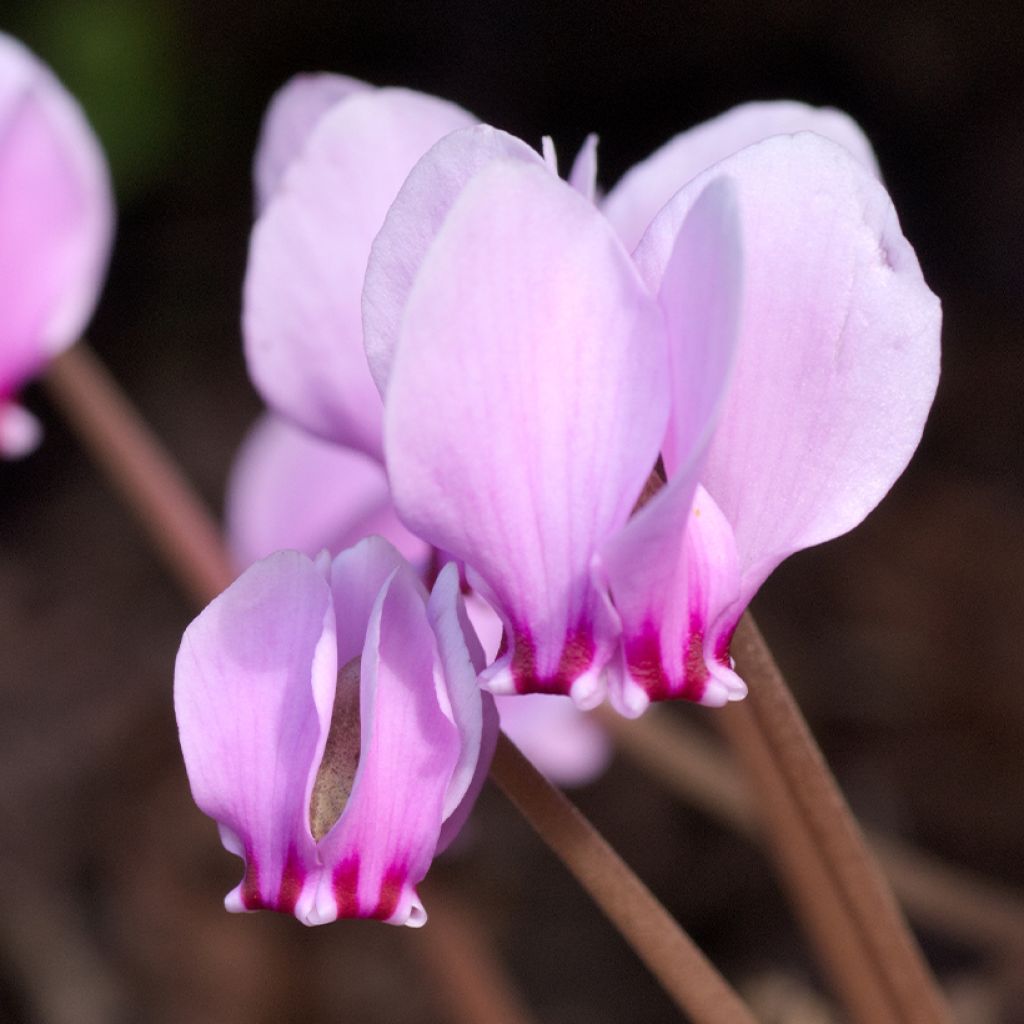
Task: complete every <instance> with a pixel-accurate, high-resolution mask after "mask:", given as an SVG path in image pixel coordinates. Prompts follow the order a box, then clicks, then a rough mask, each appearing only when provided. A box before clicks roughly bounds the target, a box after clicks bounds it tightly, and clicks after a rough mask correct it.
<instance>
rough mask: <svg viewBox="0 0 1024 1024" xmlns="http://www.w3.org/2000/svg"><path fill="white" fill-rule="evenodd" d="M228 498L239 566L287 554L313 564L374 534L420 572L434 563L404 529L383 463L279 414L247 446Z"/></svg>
mask: <svg viewBox="0 0 1024 1024" xmlns="http://www.w3.org/2000/svg"><path fill="white" fill-rule="evenodd" d="M381 411H382V412H383V410H381ZM227 490H228V495H227V502H226V520H227V534H228V539H229V542H230V544H231V551H232V554H233V555H234V557H235V559H236V561H237V564H238V565H241V566H245V565H249V564H250V563H251V562H253V561H255V560H256V559H257V558H263V557H265V556H266V555H268V554H270V553H271V552H273V551H280V550H281V549H282V548H295V549H297V550H298V551H303V552H305V553H306V554H307V555H309V556H310V557H312V556H313V555H316V554H317V553H318V552H320V551H322V550H323V549H324V548H327V549H328V550H329V551H331V552H332V553H337V552H338V551H341V550H342V549H343V548H346V547H349V546H350V545H352V544H355V543H356V542H357V541H359V540H362V538H363V537H368V536H370V535H371V534H380V535H381V536H382V537H385V538H387V540H389V541H391V543H392V544H394V545H395V546H396V547H397V548H398V550H399V551H400V552H401V553H402V554H403V555H404V556H405V557H406V558H408V559H409V560H410V561H412V562H413V563H414V564H416V565H417V566H418V567H420V568H422V567H424V566H425V565H426V563H427V560H428V558H429V549H428V547H427V545H426V544H424V543H423V541H421V540H419V538H417V537H414V536H413V535H412V534H411V533H409V531H408V530H407V529H406V528H405V527H404V526H403V525H402V524H401V523H400V522H399V521H398V517H397V516H396V515H395V512H394V508H393V507H392V505H391V496H390V494H389V492H388V484H387V478H386V477H385V475H384V469H383V467H382V466H381V465H380V463H378V462H375V461H374V460H373V459H370V458H368V457H367V456H365V455H363V454H362V453H361V452H356V451H352V450H351V449H349V448H342V447H340V446H339V445H334V444H330V443H329V442H327V441H321V440H320V439H319V438H315V437H313V436H312V435H311V434H307V433H306V432H305V431H304V430H301V429H300V428H299V427H295V426H292V424H291V423H289V422H288V421H287V420H284V419H282V418H281V417H280V416H276V415H274V414H273V413H270V414H268V415H265V416H264V417H262V418H261V419H260V420H259V421H258V422H257V423H256V425H255V426H254V427H253V429H252V430H251V431H250V432H249V434H248V436H247V437H246V439H245V441H244V442H243V444H242V447H241V449H240V450H239V453H238V456H237V457H236V459H235V464H234V466H233V468H232V471H231V476H230V479H229V480H228V489H227Z"/></svg>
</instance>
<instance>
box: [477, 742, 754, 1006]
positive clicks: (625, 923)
mask: <svg viewBox="0 0 1024 1024" xmlns="http://www.w3.org/2000/svg"><path fill="white" fill-rule="evenodd" d="M491 779H492V780H493V781H494V783H495V784H496V785H497V786H498V787H499V788H500V789H501V791H502V792H503V793H504V794H505V796H507V797H508V799H509V800H510V801H511V802H512V803H513V804H514V805H515V806H516V807H517V808H518V809H519V811H520V812H521V813H522V815H523V817H524V818H526V820H527V821H528V822H529V823H530V825H531V826H532V827H533V829H534V830H535V831H536V832H537V834H538V835H539V836H540V837H541V839H543V840H544V842H545V843H546V844H547V845H548V846H549V847H550V849H551V850H552V851H553V852H554V853H555V855H556V856H557V857H558V858H559V859H560V860H561V861H562V862H563V863H564V864H565V866H566V867H567V868H568V869H569V870H570V871H571V872H572V874H573V875H574V876H575V878H576V880H577V881H578V882H579V883H580V885H582V886H583V888H584V889H586V891H587V892H588V893H589V895H590V897H591V898H592V899H593V900H594V902H595V903H596V904H597V905H598V906H599V907H600V908H601V910H602V911H604V913H605V915H606V916H607V917H608V919H609V920H610V921H611V922H612V924H614V925H615V927H616V928H617V929H618V930H619V932H620V933H621V934H622V936H623V937H624V938H625V939H626V941H627V942H628V943H629V944H630V945H631V946H632V947H633V949H634V951H635V952H636V954H637V955H638V956H639V957H640V959H641V960H642V961H643V962H644V964H645V965H646V967H647V969H648V970H649V971H650V972H651V973H652V974H653V975H654V976H655V977H656V978H657V979H658V981H659V982H660V983H661V986H662V988H664V989H665V991H666V992H667V993H668V995H669V996H670V998H671V999H672V1001H673V1002H674V1003H675V1004H676V1006H678V1007H679V1009H681V1010H683V1011H684V1012H685V1013H687V1014H689V1015H690V1016H691V1017H692V1018H693V1020H694V1021H697V1022H700V1024H717V1022H721V1024H754V1017H753V1016H752V1014H751V1012H750V1010H749V1009H748V1008H747V1007H746V1005H745V1004H744V1003H743V1001H742V1000H741V999H740V998H739V996H738V995H737V994H736V993H735V992H734V991H733V989H732V988H730V986H729V984H728V983H727V982H726V981H725V979H724V978H722V976H721V975H720V974H719V973H718V971H717V970H716V969H715V967H714V966H713V965H712V964H711V962H710V961H709V960H708V959H707V957H705V956H704V954H703V953H702V952H701V951H700V949H698V947H697V946H696V945H695V944H694V942H693V940H692V939H691V938H690V937H689V936H688V935H687V934H686V933H685V932H684V931H683V930H682V929H681V928H680V927H679V925H678V924H677V923H676V921H675V920H674V919H673V918H672V916H671V915H670V914H669V913H668V911H666V910H665V908H664V907H663V906H662V905H661V904H660V903H659V902H658V901H657V900H656V899H655V898H654V896H653V895H652V894H651V891H650V890H649V889H648V888H647V886H645V885H644V884H643V882H641V881H640V879H639V878H637V876H636V875H635V874H634V873H633V872H632V871H631V870H630V869H629V867H627V866H626V864H625V863H624V862H623V860H622V858H621V857H620V856H619V855H618V854H617V853H616V852H615V850H613V849H612V847H611V846H609V845H608V843H607V841H606V840H605V839H604V837H603V836H602V835H601V834H600V832H598V831H597V829H595V828H594V826H593V825H591V824H590V822H589V821H588V820H587V819H586V818H585V817H584V816H583V815H582V814H581V813H580V812H579V810H578V809H577V808H576V806H575V805H574V804H573V803H572V802H571V801H570V800H569V799H568V798H567V797H566V796H565V795H564V794H563V793H562V792H561V791H560V790H558V789H555V787H554V786H552V785H551V783H549V782H548V781H547V779H545V778H544V776H543V775H541V773H540V772H539V771H537V769H536V768H535V767H534V766H533V765H532V764H531V763H530V762H529V761H528V760H527V758H526V757H525V756H524V755H523V754H522V753H521V752H520V751H519V749H518V748H517V747H516V746H515V744H514V743H512V741H511V740H509V739H508V737H506V736H505V735H504V734H502V735H501V737H500V738H499V741H498V749H497V751H496V752H495V755H494V762H493V764H492V766H491Z"/></svg>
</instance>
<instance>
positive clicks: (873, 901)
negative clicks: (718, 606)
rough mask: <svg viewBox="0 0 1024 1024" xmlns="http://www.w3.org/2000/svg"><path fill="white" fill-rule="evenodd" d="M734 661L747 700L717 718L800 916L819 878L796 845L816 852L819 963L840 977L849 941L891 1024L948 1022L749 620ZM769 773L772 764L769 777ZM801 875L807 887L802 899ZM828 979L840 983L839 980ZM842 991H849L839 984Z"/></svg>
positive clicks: (739, 635) (920, 959)
mask: <svg viewBox="0 0 1024 1024" xmlns="http://www.w3.org/2000/svg"><path fill="white" fill-rule="evenodd" d="M732 653H733V656H734V657H735V659H736V663H737V668H738V670H739V672H740V674H741V675H742V676H743V677H744V678H745V679H746V681H747V683H748V685H749V687H750V695H749V696H748V698H747V700H746V701H744V702H741V703H739V704H735V705H733V706H731V707H729V708H724V709H723V710H722V711H721V712H719V719H720V721H721V722H722V723H723V726H724V728H725V732H726V737H727V738H728V739H729V740H730V742H731V743H732V745H733V750H734V752H735V754H736V756H737V757H738V758H739V759H740V761H741V763H743V764H744V765H745V767H746V769H747V775H748V778H749V780H750V784H751V787H752V789H753V790H754V792H755V793H756V794H757V796H758V798H759V807H760V809H761V812H762V814H763V818H764V821H765V823H766V826H767V830H768V832H769V834H770V836H771V842H772V847H773V849H774V851H775V852H776V855H777V857H778V859H779V864H780V866H781V868H782V871H783V875H784V877H785V878H787V879H788V880H789V882H790V885H791V893H792V895H793V896H794V899H795V901H796V903H797V905H798V906H800V907H804V908H805V910H806V908H808V907H810V905H811V903H812V902H813V901H817V900H818V899H819V892H818V884H817V883H818V881H819V880H818V879H817V877H816V875H815V874H814V870H813V869H812V868H810V867H809V863H810V861H809V859H808V857H807V854H806V851H803V852H802V850H801V848H803V847H806V848H807V849H808V850H809V849H810V848H811V847H813V848H814V849H815V850H816V851H817V856H818V858H819V861H820V865H821V867H822V870H823V871H824V872H826V873H827V876H828V878H829V882H830V884H829V885H828V886H827V888H828V889H829V890H832V891H834V892H835V894H836V897H837V899H838V900H839V901H841V902H840V903H837V906H836V910H835V914H834V915H830V919H831V923H830V924H829V925H827V926H824V925H823V926H821V927H820V928H818V929H817V930H816V933H815V934H816V936H817V937H818V938H819V940H820V941H821V942H822V944H823V945H822V948H823V950H824V949H825V948H826V945H827V949H828V952H827V954H825V958H826V960H827V962H828V963H829V964H831V965H833V969H834V971H838V970H839V961H840V960H841V959H843V958H845V957H849V956H850V955H851V945H850V943H851V941H852V940H853V939H854V938H856V939H857V940H858V941H857V942H856V945H857V946H858V947H859V949H860V950H861V952H860V953H859V954H857V956H858V959H859V960H860V961H862V966H863V965H864V964H868V963H870V964H872V965H873V975H874V977H875V979H876V984H877V987H878V991H879V992H880V993H881V992H884V993H885V994H886V998H887V999H888V1002H889V1005H890V1007H891V1013H892V1015H893V1019H895V1020H897V1021H900V1022H901V1024H938V1022H949V1021H951V1020H952V1016H951V1013H950V1011H949V1009H948V1007H947V1006H946V1004H945V1000H944V999H943V996H942V995H941V993H940V991H939V988H938V985H937V984H936V982H935V979H934V978H933V976H932V975H931V972H930V971H929V969H928V966H927V964H926V963H925V961H924V958H923V956H922V955H921V951H920V949H919V948H918V946H917V943H916V941H915V940H914V937H913V935H912V934H911V932H910V929H909V928H908V926H907V923H906V921H905V919H904V917H903V914H902V913H901V911H900V908H899V906H898V905H897V903H896V899H895V897H894V896H893V894H892V890H891V889H890V888H889V886H888V885H887V884H886V881H885V878H884V876H883V874H882V872H881V870H880V868H879V867H878V864H877V863H876V861H875V858H874V857H873V856H872V854H871V851H870V850H869V848H868V846H867V843H866V842H865V840H864V837H863V835H862V834H861V831H860V828H859V826H858V825H857V823H856V821H855V819H854V817H853V815H852V814H851V812H850V809H849V807H848V806H847V805H846V801H845V800H844V798H843V795H842V793H841V792H840V790H839V787H838V786H837V785H836V782H835V779H834V778H833V777H832V773H831V772H830V771H829V769H828V766H827V765H826V763H825V759H824V758H823V757H822V754H821V751H820V750H819V749H818V746H817V744H816V743H815V742H814V739H813V737H812V736H811V733H810V730H809V729H808V727H807V723H806V722H805V721H804V718H803V716H802V715H801V713H800V710H799V708H798V707H797V705H796V702H795V701H794V700H793V697H792V695H791V694H790V692H789V689H788V688H787V686H786V683H785V680H784V679H783V678H782V674H781V673H780V672H779V669H778V666H777V665H776V664H775V660H774V658H773V657H772V655H771V652H770V651H769V649H768V646H767V645H766V644H765V642H764V639H763V638H762V636H761V634H760V632H759V631H758V629H757V626H756V625H755V624H754V621H753V619H752V618H751V616H750V615H749V614H747V615H744V616H743V618H742V619H741V621H740V624H739V627H738V628H737V630H736V635H735V637H734V639H733V643H732ZM767 765H772V766H774V768H773V770H768V768H767V767H766V766H767ZM783 793H785V794H786V798H785V799H783V796H782V794H783ZM799 823H802V826H803V827H802V828H799V827H798V825H799ZM805 862H806V863H805ZM801 865H803V867H801ZM804 870H806V871H807V876H806V877H807V878H808V879H810V881H808V883H807V887H806V891H805V890H804V878H805V876H804V874H803V871H804ZM840 910H841V911H842V917H843V919H844V921H843V928H842V931H841V932H840V931H839V927H838V924H837V923H836V922H837V921H838V917H839V913H840ZM808 920H809V918H808ZM835 977H836V978H837V984H838V973H836V974H835ZM842 991H843V992H844V994H845V993H846V992H847V987H846V983H844V984H843V986H842ZM851 1009H852V1007H851ZM860 1019H862V1020H864V1021H865V1024H866V1022H867V1021H869V1020H870V1021H872V1022H874V1021H876V1020H879V1018H878V1017H870V1016H869V1017H861V1018H860Z"/></svg>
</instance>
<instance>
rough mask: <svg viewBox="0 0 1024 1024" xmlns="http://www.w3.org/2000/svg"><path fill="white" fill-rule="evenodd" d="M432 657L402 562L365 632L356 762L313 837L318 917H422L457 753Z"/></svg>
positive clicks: (405, 920) (415, 588)
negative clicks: (318, 866) (348, 790)
mask: <svg viewBox="0 0 1024 1024" xmlns="http://www.w3.org/2000/svg"><path fill="white" fill-rule="evenodd" d="M434 659H435V647H434V635H433V633H432V631H431V629H430V625H429V624H428V622H427V615H426V608H425V607H424V603H423V596H422V593H421V588H420V586H419V584H418V582H417V581H416V579H415V578H414V577H413V575H412V573H411V572H410V571H409V570H408V569H399V570H397V571H396V572H395V573H394V575H393V576H392V577H391V578H390V580H389V582H388V583H387V584H386V586H385V588H384V590H383V591H382V592H381V594H380V597H379V598H378V600H377V602H376V603H375V605H374V607H373V610H372V612H371V615H370V625H369V628H368V629H367V632H366V645H365V647H364V649H363V655H362V687H361V694H360V703H361V714H362V736H361V748H362V749H361V754H360V759H359V768H358V771H357V772H356V777H355V783H354V785H353V787H352V794H351V796H350V797H349V801H348V804H347V806H346V807H345V810H344V812H343V813H342V815H341V818H340V819H339V820H338V822H337V824H336V825H335V826H334V828H333V829H331V831H330V832H328V834H327V835H326V836H324V838H323V839H322V840H321V841H320V852H321V856H322V858H323V862H324V866H325V870H324V878H323V881H322V884H321V887H320V891H319V893H318V894H317V905H316V913H315V915H314V918H313V920H314V921H316V922H318V923H319V922H322V921H329V920H333V919H334V918H335V917H374V918H378V919H379V920H382V921H388V922H390V923H392V924H410V925H413V926H418V925H421V924H423V923H424V922H425V921H426V914H425V913H424V910H423V906H422V904H421V903H420V901H419V897H418V896H417V895H416V884H417V883H418V882H419V881H420V880H421V879H422V878H423V876H424V875H425V874H426V873H427V869H428V868H429V866H430V862H431V859H432V857H433V855H434V850H435V848H436V846H437V840H438V835H439V833H440V830H441V817H442V810H443V806H444V800H445V792H446V790H447V789H448V784H449V781H450V779H451V776H452V771H453V770H454V768H455V764H456V761H457V760H458V756H459V733H458V730H457V729H456V727H455V726H454V725H453V724H452V722H451V721H450V720H449V718H448V717H447V716H446V715H445V714H444V712H443V711H442V710H441V708H440V706H439V705H438V702H437V691H436V689H435V686H434V663H435V662H434ZM328 872H330V874H328Z"/></svg>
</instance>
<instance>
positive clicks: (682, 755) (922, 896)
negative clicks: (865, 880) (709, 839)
mask: <svg viewBox="0 0 1024 1024" xmlns="http://www.w3.org/2000/svg"><path fill="white" fill-rule="evenodd" d="M708 714H709V715H711V716H713V717H714V718H715V719H716V720H717V718H718V716H719V712H718V711H717V710H712V711H709V712H708ZM595 715H596V717H597V718H599V719H600V721H601V724H602V726H603V727H604V728H605V729H607V730H608V731H609V732H610V733H611V735H612V737H613V738H614V740H615V745H616V748H617V749H618V750H619V751H620V753H622V754H623V755H624V756H626V757H628V758H629V759H630V760H631V761H633V762H634V763H635V764H637V765H638V766H639V767H640V768H641V769H642V770H644V771H646V772H647V773H648V774H649V775H651V776H652V777H653V778H654V779H656V780H658V781H659V782H660V783H661V784H662V785H664V786H665V787H666V789H668V790H670V791H671V792H673V793H675V795H676V796H677V797H679V799H681V800H683V801H685V802H686V803H689V804H692V805H693V806H695V807H697V808H698V809H699V810H701V811H703V812H704V813H705V814H707V815H708V816H709V817H712V818H714V819H715V820H717V821H719V822H721V823H722V824H724V825H726V826H728V827H730V828H733V829H735V830H736V831H737V832H739V833H740V834H741V835H744V836H746V837H748V838H750V839H756V838H758V837H759V823H758V815H757V813H756V810H755V807H754V805H753V801H752V800H751V797H750V790H749V787H748V786H747V784H746V782H745V780H744V777H743V775H742V774H741V773H740V771H739V770H738V769H737V767H736V764H735V762H734V759H733V758H732V757H730V756H729V754H728V752H727V751H726V750H724V749H723V748H722V746H721V744H719V743H716V742H714V740H712V739H711V738H709V737H708V736H706V735H705V734H704V733H703V732H702V731H700V730H698V729H695V728H693V727H692V726H690V725H687V724H686V722H684V721H683V720H682V719H681V717H680V715H679V714H676V713H674V711H673V710H671V709H669V708H661V709H652V710H651V711H649V712H647V713H646V714H645V715H644V716H643V717H642V718H638V719H636V720H635V721H630V720H628V719H625V718H623V717H622V716H621V715H617V714H615V713H614V712H613V711H611V710H610V709H604V708H599V709H598V710H597V712H595ZM865 835H866V836H867V839H868V843H869V845H870V846H871V848H872V849H873V850H874V853H875V856H876V857H877V858H878V862H879V864H880V865H881V867H882V870H883V871H884V873H885V875H886V877H887V878H888V879H889V883H890V884H891V885H892V888H893V892H895V894H896V897H897V898H898V899H899V901H900V903H901V904H902V906H903V907H904V909H905V910H906V911H907V913H908V914H909V915H910V917H911V918H912V919H914V920H915V921H918V922H919V923H921V924H922V925H925V926H927V927H929V928H932V929H933V930H935V931H936V932H939V933H940V934H943V935H946V936H949V937H950V938H952V939H955V940H957V941H959V942H965V943H968V944H971V945H974V946H976V947H979V948H981V949H984V950H986V951H988V952H989V953H990V955H992V956H993V957H994V958H996V959H998V960H1005V959H1011V960H1012V961H1013V962H1014V963H1016V964H1017V965H1018V966H1019V968H1020V971H1021V973H1022V975H1024V897H1022V895H1021V894H1020V893H1018V892H1017V891H1016V890H1014V889H1011V888H1009V887H1007V886H1000V885H997V884H994V883H992V882H990V881H988V880H987V879H985V878H981V877H979V876H976V875H974V874H972V873H971V872H969V871H965V870H964V869H963V868H960V867H957V866H955V865H953V864H950V863H948V862H946V861H944V860H942V859H941V858H939V857H937V856H934V855H932V854H929V853H925V852H923V851H921V850H919V849H917V848H916V847H914V846H912V845H910V844H909V843H905V842H902V841H899V840H896V839H893V838H891V837H889V836H882V835H879V834H878V833H875V832H871V831H869V830H865Z"/></svg>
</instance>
